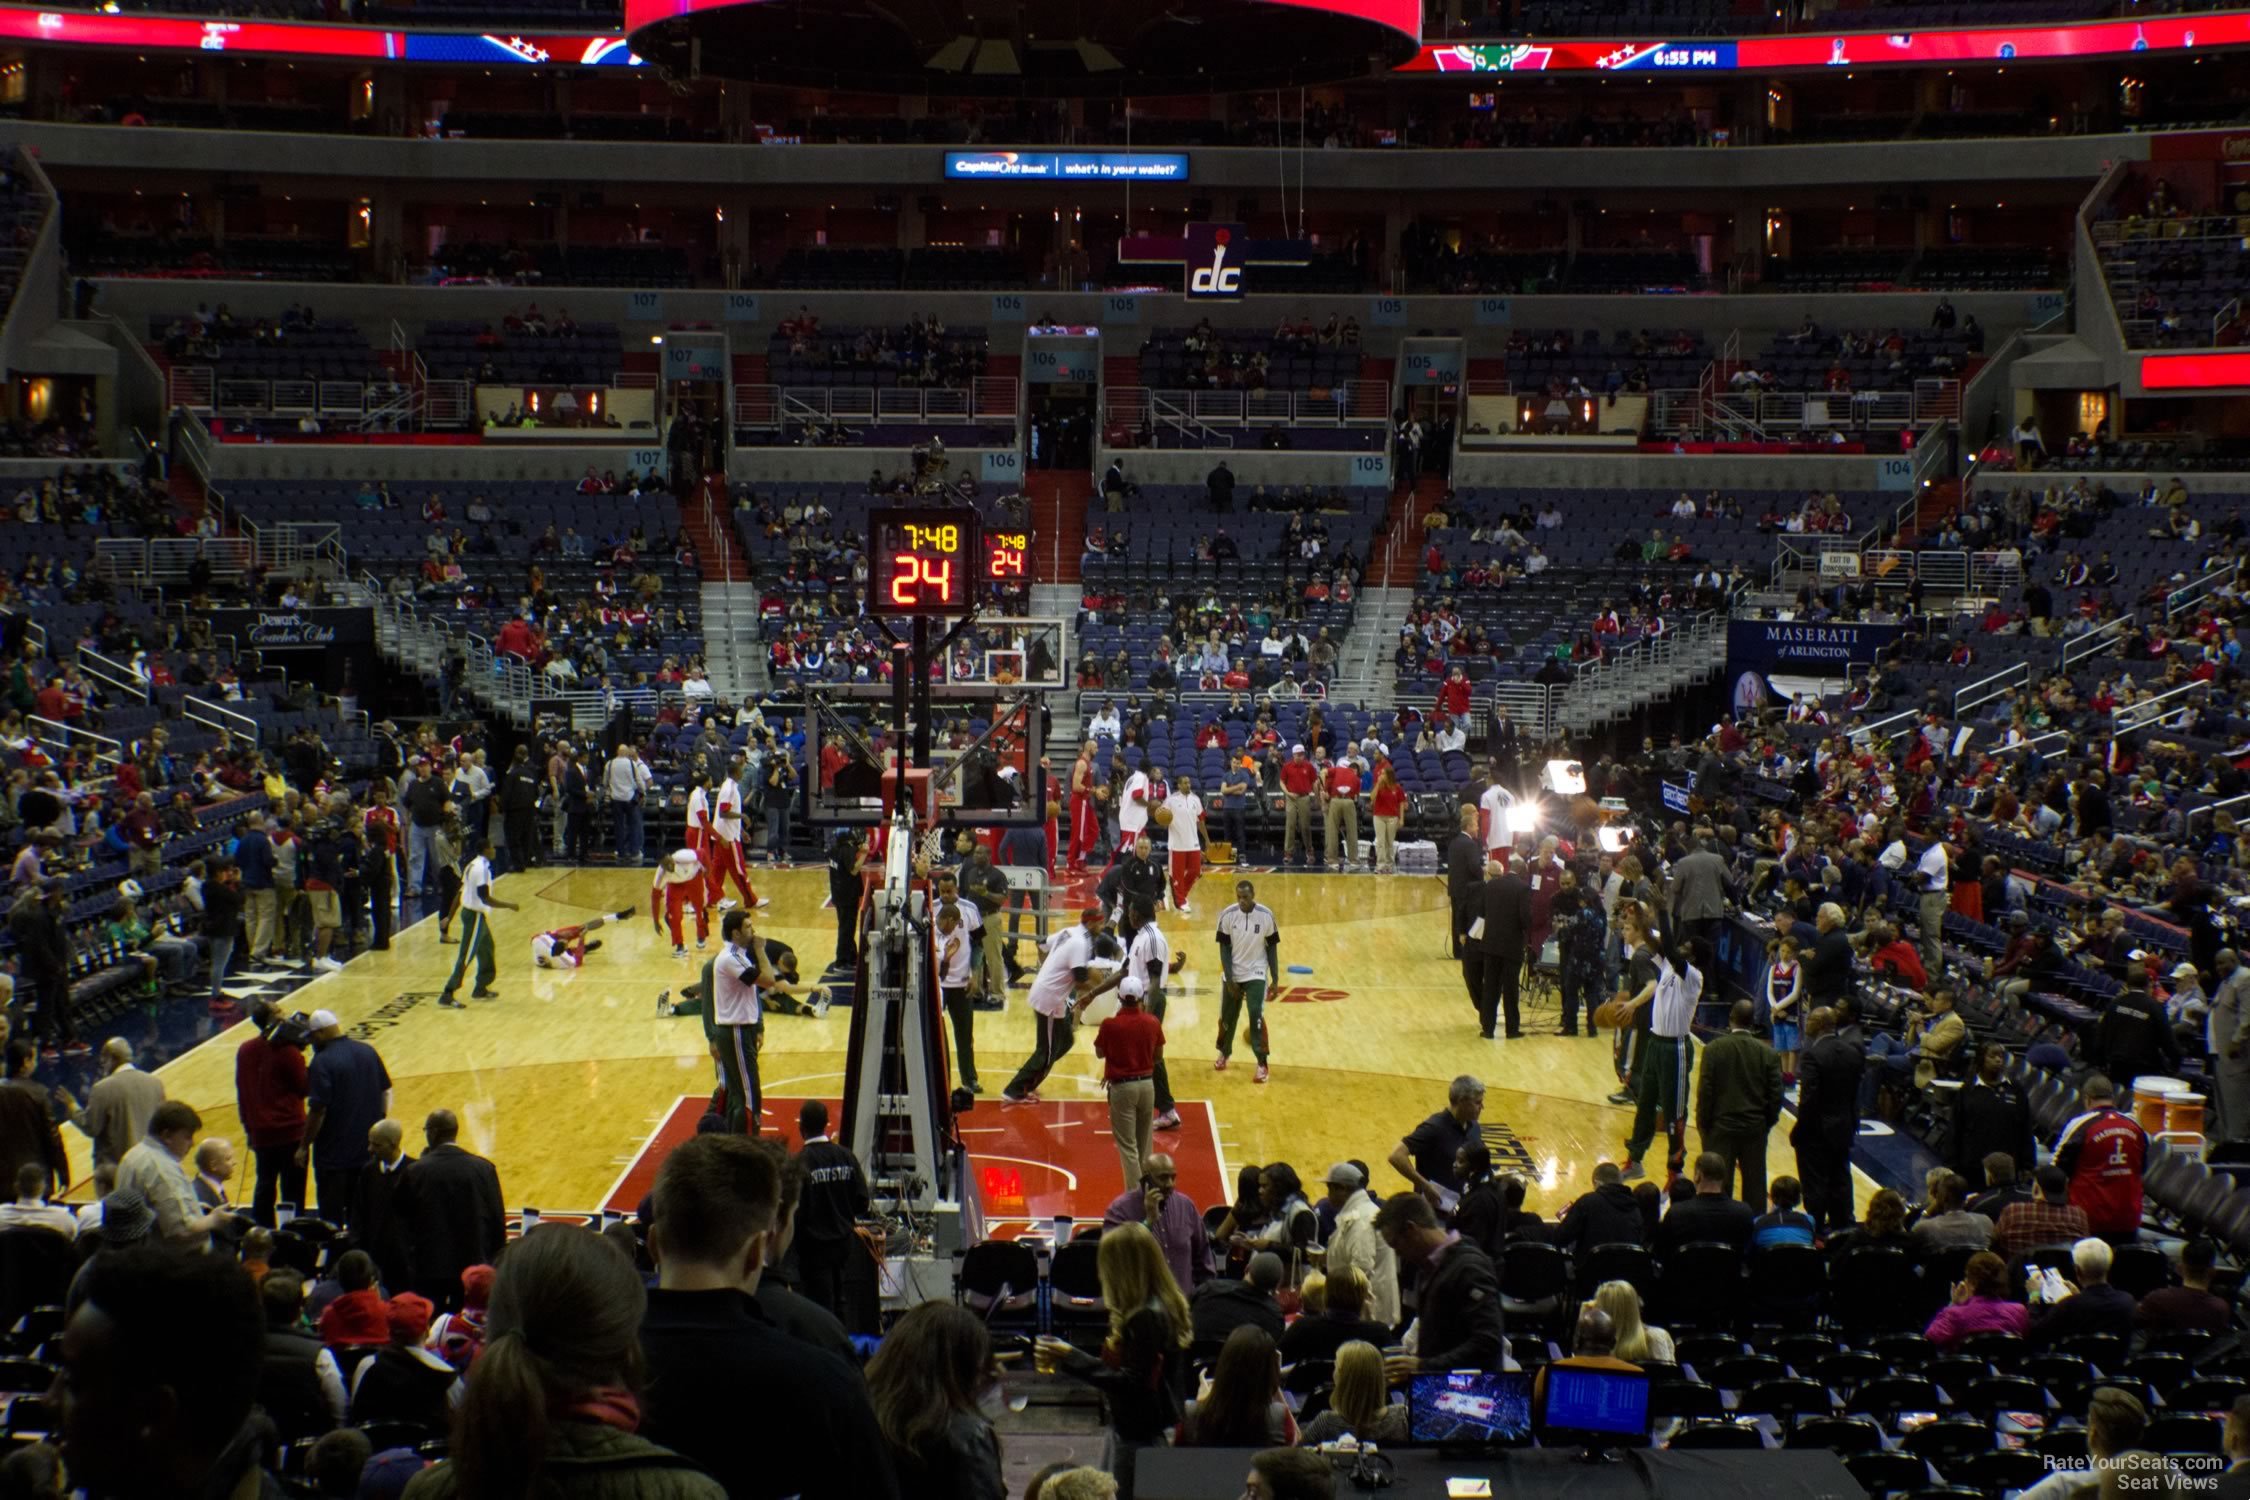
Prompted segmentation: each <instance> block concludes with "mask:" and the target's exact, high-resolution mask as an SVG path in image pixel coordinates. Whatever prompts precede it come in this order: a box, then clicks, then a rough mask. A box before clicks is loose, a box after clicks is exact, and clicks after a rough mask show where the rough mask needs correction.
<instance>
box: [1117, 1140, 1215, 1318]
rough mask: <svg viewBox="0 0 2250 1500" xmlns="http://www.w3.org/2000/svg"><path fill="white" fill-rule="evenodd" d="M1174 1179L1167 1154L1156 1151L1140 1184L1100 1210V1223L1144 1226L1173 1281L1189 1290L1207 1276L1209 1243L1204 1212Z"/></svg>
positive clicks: (1175, 1170)
mask: <svg viewBox="0 0 2250 1500" xmlns="http://www.w3.org/2000/svg"><path fill="white" fill-rule="evenodd" d="M1179 1178H1180V1169H1179V1168H1178V1167H1177V1166H1175V1165H1174V1164H1173V1162H1172V1158H1171V1157H1169V1156H1166V1155H1165V1154H1164V1153H1163V1152H1161V1151H1159V1152H1157V1153H1156V1154H1155V1155H1153V1156H1151V1157H1149V1158H1148V1159H1147V1160H1146V1161H1144V1162H1143V1163H1142V1164H1141V1185H1140V1186H1139V1187H1138V1188H1135V1189H1133V1190H1131V1191H1129V1192H1124V1193H1120V1194H1118V1195H1117V1198H1116V1200H1115V1201H1114V1202H1112V1203H1111V1204H1110V1205H1109V1207H1108V1209H1107V1210H1106V1211H1104V1212H1103V1214H1102V1227H1103V1228H1105V1229H1108V1228H1111V1227H1114V1226H1115V1225H1118V1224H1146V1225H1147V1226H1148V1232H1149V1233H1150V1234H1152V1235H1154V1236H1155V1237H1156V1244H1157V1248H1158V1249H1160V1250H1162V1251H1163V1252H1164V1263H1165V1264H1166V1265H1168V1266H1170V1267H1171V1268H1172V1279H1173V1280H1174V1281H1176V1282H1178V1283H1179V1284H1180V1289H1181V1290H1182V1291H1185V1292H1192V1291H1194V1290H1195V1289H1196V1288H1197V1287H1199V1286H1201V1285H1202V1284H1203V1283H1204V1282H1206V1281H1209V1280H1210V1279H1211V1276H1212V1266H1211V1241H1210V1238H1209V1237H1208V1236H1207V1235H1206V1234H1205V1233H1204V1230H1203V1210H1202V1209H1200V1208H1198V1207H1196V1206H1195V1202H1194V1200H1193V1199H1191V1198H1189V1197H1188V1195H1187V1194H1185V1193H1183V1192H1181V1191H1180V1190H1179V1188H1178V1186H1177V1184H1178V1182H1179Z"/></svg>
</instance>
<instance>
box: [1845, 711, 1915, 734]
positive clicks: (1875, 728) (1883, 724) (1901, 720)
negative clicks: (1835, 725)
mask: <svg viewBox="0 0 2250 1500" xmlns="http://www.w3.org/2000/svg"><path fill="white" fill-rule="evenodd" d="M1920 717H1921V713H1920V711H1919V710H1916V709H1911V708H1909V709H1904V710H1901V711H1900V712H1898V713H1895V714H1892V715H1891V716H1890V717H1888V718H1884V719H1877V720H1876V721H1875V722H1874V723H1872V724H1862V725H1861V726H1860V727H1859V728H1857V729H1855V730H1853V731H1852V738H1853V739H1855V740H1858V739H1867V740H1872V739H1874V738H1875V737H1876V736H1877V735H1882V737H1883V738H1884V739H1885V740H1891V739H1895V738H1897V737H1898V728H1896V727H1894V726H1899V727H1903V726H1905V725H1908V724H1911V723H1913V722H1914V721H1915V720H1917V719H1919V718H1920ZM1885 731H1889V732H1888V733H1885Z"/></svg>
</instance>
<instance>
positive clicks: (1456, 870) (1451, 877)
mask: <svg viewBox="0 0 2250 1500" xmlns="http://www.w3.org/2000/svg"><path fill="white" fill-rule="evenodd" d="M1483 880H1484V840H1483V839H1480V838H1478V837H1477V809H1476V804H1475V803H1473V802H1472V803H1470V804H1468V805H1467V806H1465V807H1463V808H1462V809H1461V828H1460V831H1459V832H1458V833H1456V834H1454V835H1453V838H1452V841H1451V842H1450V843H1448V844H1447V845H1446V846H1445V894H1446V897H1447V901H1448V904H1449V905H1450V906H1451V907H1452V910H1453V956H1454V957H1455V958H1464V957H1466V956H1467V955H1466V954H1464V953H1463V952H1462V949H1461V934H1462V933H1464V932H1467V931H1468V930H1469V922H1470V917H1469V898H1470V897H1471V896H1473V895H1474V894H1476V889H1477V886H1478V885H1479V884H1480V883H1481V882H1482V881H1483ZM1476 998H1477V995H1476V991H1475V990H1473V989H1472V990H1471V991H1470V992H1469V999H1470V1000H1472V1001H1474V1000H1475V999H1476Z"/></svg>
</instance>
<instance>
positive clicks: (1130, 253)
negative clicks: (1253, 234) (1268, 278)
mask: <svg viewBox="0 0 2250 1500" xmlns="http://www.w3.org/2000/svg"><path fill="white" fill-rule="evenodd" d="M1312 253H1313V248H1312V242H1311V241H1310V240H1254V239H1251V238H1250V237H1249V236H1248V235H1247V234H1246V233H1244V232H1243V228H1242V226H1241V225H1240V224H1190V225H1188V226H1187V232H1186V233H1185V234H1182V235H1177V236H1174V235H1153V234H1141V235H1133V236H1131V237H1129V238H1126V239H1122V240H1119V241H1118V242H1117V259H1118V262H1119V264H1121V265H1128V266H1179V267H1181V268H1183V270H1184V271H1185V273H1186V274H1185V278H1184V279H1185V283H1186V285H1185V291H1186V292H1187V295H1188V297H1189V298H1190V299H1192V300H1196V301H1213V300H1220V299H1225V300H1232V299H1235V298H1239V297H1241V296H1242V295H1243V294H1244V293H1245V292H1247V291H1249V290H1250V287H1249V285H1248V281H1249V276H1248V274H1247V273H1248V271H1249V269H1250V268H1251V267H1252V266H1302V265H1309V264H1310V263H1311V262H1312Z"/></svg>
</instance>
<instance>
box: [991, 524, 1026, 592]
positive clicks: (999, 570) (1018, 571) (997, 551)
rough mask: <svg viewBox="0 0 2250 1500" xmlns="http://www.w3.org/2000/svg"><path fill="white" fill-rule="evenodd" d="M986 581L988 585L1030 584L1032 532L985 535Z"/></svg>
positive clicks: (1004, 532) (1003, 532)
mask: <svg viewBox="0 0 2250 1500" xmlns="http://www.w3.org/2000/svg"><path fill="white" fill-rule="evenodd" d="M984 581H985V582H986V583H1028V582H1030V581H1031V533H1030V532H1028V531H988V532H986V533H985V534H984Z"/></svg>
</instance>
